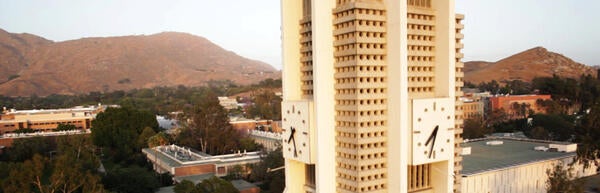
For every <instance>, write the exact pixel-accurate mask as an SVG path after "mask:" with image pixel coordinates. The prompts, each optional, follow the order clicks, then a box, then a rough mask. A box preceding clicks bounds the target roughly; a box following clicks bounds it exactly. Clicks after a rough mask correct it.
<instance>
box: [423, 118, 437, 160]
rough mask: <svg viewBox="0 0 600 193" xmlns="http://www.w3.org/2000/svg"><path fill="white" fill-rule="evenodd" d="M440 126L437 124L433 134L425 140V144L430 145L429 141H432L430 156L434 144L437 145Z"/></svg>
mask: <svg viewBox="0 0 600 193" xmlns="http://www.w3.org/2000/svg"><path fill="white" fill-rule="evenodd" d="M439 128H440V126H439V125H436V126H435V129H433V132H431V135H429V138H428V139H427V141H426V142H425V145H429V142H431V147H430V148H429V156H428V157H429V158H431V153H433V146H435V138H437V132H438V129H439Z"/></svg>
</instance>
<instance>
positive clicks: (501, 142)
mask: <svg viewBox="0 0 600 193" xmlns="http://www.w3.org/2000/svg"><path fill="white" fill-rule="evenodd" d="M485 144H486V145H491V146H495V145H502V144H504V141H498V140H494V141H488V142H485Z"/></svg>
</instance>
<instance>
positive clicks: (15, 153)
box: [6, 137, 56, 162]
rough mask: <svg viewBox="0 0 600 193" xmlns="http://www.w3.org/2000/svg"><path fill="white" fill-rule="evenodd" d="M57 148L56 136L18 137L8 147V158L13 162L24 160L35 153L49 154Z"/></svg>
mask: <svg viewBox="0 0 600 193" xmlns="http://www.w3.org/2000/svg"><path fill="white" fill-rule="evenodd" d="M55 149H56V141H55V138H54V137H28V138H18V139H15V140H14V141H13V144H12V146H11V147H9V148H7V153H6V154H8V156H7V157H8V160H9V161H13V162H24V161H25V160H29V159H31V158H32V157H33V155H35V154H40V155H49V154H50V153H52V151H54V150H55Z"/></svg>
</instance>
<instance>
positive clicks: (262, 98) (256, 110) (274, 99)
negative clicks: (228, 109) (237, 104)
mask: <svg viewBox="0 0 600 193" xmlns="http://www.w3.org/2000/svg"><path fill="white" fill-rule="evenodd" d="M253 97H254V104H253V105H251V106H249V107H248V109H247V110H246V112H247V113H248V117H249V118H255V117H261V118H264V119H271V120H281V101H282V99H281V97H279V96H277V95H275V93H274V92H272V91H269V90H266V91H263V92H260V93H258V94H255V95H254V96H253Z"/></svg>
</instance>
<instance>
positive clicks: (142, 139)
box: [137, 127, 156, 149]
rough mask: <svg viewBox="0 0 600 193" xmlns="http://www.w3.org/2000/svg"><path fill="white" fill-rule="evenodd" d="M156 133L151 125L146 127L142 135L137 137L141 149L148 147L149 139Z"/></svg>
mask: <svg viewBox="0 0 600 193" xmlns="http://www.w3.org/2000/svg"><path fill="white" fill-rule="evenodd" d="M154 135H156V132H154V129H152V128H150V127H146V128H144V130H143V131H142V133H140V135H139V136H138V138H137V147H138V148H139V149H142V148H146V147H148V139H150V137H152V136H154Z"/></svg>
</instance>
